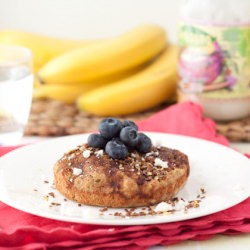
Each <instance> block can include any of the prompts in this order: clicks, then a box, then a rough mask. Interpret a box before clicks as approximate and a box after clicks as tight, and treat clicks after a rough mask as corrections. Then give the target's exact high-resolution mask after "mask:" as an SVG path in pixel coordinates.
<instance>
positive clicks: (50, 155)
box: [0, 133, 250, 225]
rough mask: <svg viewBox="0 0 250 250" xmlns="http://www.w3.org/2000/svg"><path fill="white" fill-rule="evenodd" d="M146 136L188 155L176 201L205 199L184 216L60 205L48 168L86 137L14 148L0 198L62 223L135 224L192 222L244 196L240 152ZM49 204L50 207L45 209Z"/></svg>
mask: <svg viewBox="0 0 250 250" xmlns="http://www.w3.org/2000/svg"><path fill="white" fill-rule="evenodd" d="M148 135H149V136H150V137H151V139H152V141H153V142H154V143H157V144H159V143H160V144H161V145H164V146H167V147H170V148H175V149H179V150H181V151H182V152H184V153H186V154H187V155H188V157H189V160H190V165H191V172H190V177H189V179H188V182H187V183H186V185H185V187H184V188H183V189H182V191H181V192H180V193H179V194H178V197H179V198H183V199H184V200H185V201H186V202H187V201H191V200H195V199H196V198H197V194H198V193H200V190H201V189H205V191H206V195H205V196H206V197H205V198H204V199H202V201H201V203H200V206H199V207H198V208H191V209H189V210H188V211H187V212H184V210H183V209H182V208H181V207H180V206H179V207H178V209H180V210H178V211H176V212H174V213H173V214H169V213H163V214H161V215H158V214H157V215H149V214H147V215H145V216H136V217H128V216H126V217H125V218H123V217H121V216H115V215H114V213H115V212H119V213H122V214H124V209H108V211H105V212H103V213H101V212H100V208H98V207H92V206H84V205H82V206H79V205H78V204H77V203H75V202H73V201H69V200H68V201H64V197H63V196H62V195H60V194H59V193H58V192H57V191H56V190H55V189H54V188H53V187H52V186H53V185H52V183H53V164H54V163H55V162H56V160H57V159H59V158H60V157H61V156H62V154H63V153H64V152H66V151H68V150H69V149H72V148H74V147H75V146H77V145H79V144H82V143H84V142H86V139H87V134H84V135H75V136H66V137H61V138H56V139H50V140H47V141H42V142H39V143H35V144H32V145H29V146H25V147H22V148H19V149H16V150H14V151H12V152H10V153H8V154H6V155H5V156H3V157H2V158H0V200H2V201H3V202H4V203H6V204H8V205H10V206H12V207H14V208H17V209H19V210H22V211H25V212H28V213H31V214H35V215H38V216H42V217H47V218H52V219H57V220H62V221H69V222H78V223H88V224H107V225H139V224H155V223H164V222H173V221H180V220H187V219H191V218H197V217H200V216H204V215H208V214H211V213H214V212H218V211H221V210H224V209H226V208H229V207H231V206H233V205H236V204H238V203H240V202H241V201H243V200H244V199H246V198H247V197H248V196H249V193H250V192H249V191H250V181H249V176H250V161H249V159H247V158H246V157H245V156H243V155H242V154H240V153H238V152H236V151H235V150H233V149H230V148H228V147H225V146H221V145H219V144H216V143H212V142H209V141H205V140H200V139H195V138H191V137H185V136H177V135H170V134H162V133H148ZM50 192H53V194H54V195H55V197H54V198H52V197H51V196H50V195H48V194H49V193H50ZM46 197H49V199H47V198H46ZM52 202H54V205H52V206H51V204H52ZM56 203H60V205H59V206H57V205H55V204H56ZM176 209H177V208H176ZM138 211H139V210H138Z"/></svg>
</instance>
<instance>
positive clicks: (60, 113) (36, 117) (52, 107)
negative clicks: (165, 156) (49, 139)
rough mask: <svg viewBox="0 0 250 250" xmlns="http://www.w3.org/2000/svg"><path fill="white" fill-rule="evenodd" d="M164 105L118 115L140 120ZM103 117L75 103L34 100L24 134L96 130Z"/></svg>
mask: <svg viewBox="0 0 250 250" xmlns="http://www.w3.org/2000/svg"><path fill="white" fill-rule="evenodd" d="M165 107H166V104H165V105H161V106H159V107H156V108H154V109H151V110H149V111H147V112H141V113H138V114H133V115H128V116H120V117H119V119H121V120H125V119H128V120H132V121H135V122H136V121H140V120H142V119H145V118H147V117H149V116H150V115H152V114H154V113H155V112H157V111H159V110H161V109H163V108H165ZM103 118H104V117H100V116H94V115H91V114H89V113H86V112H80V111H78V110H77V108H76V106H75V105H67V104H64V103H62V102H59V101H54V100H34V101H33V103H32V108H31V114H30V117H29V121H28V124H27V126H26V129H25V135H38V136H63V135H73V134H80V133H87V132H91V131H95V130H97V127H98V124H99V122H100V121H101V120H102V119H103Z"/></svg>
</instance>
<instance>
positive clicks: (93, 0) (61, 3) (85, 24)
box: [0, 0, 180, 42]
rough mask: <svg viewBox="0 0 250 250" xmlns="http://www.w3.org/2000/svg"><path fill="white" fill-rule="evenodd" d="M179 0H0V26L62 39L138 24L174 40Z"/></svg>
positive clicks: (108, 33)
mask: <svg viewBox="0 0 250 250" xmlns="http://www.w3.org/2000/svg"><path fill="white" fill-rule="evenodd" d="M179 4H180V0H175V1H171V0H0V29H22V30H26V31H33V32H37V33H40V34H44V35H50V36H56V37H65V38H76V39H82V38H104V37H109V36H113V35H118V34H120V33H122V32H124V31H126V30H128V29H129V28H132V27H134V26H136V25H138V24H141V23H156V24H160V25H162V26H163V27H164V28H165V29H166V30H167V32H168V35H169V39H170V40H171V41H173V42H176V41H177V29H178V16H179V13H178V12H179Z"/></svg>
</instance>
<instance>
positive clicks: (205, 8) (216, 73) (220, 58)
mask: <svg viewBox="0 0 250 250" xmlns="http://www.w3.org/2000/svg"><path fill="white" fill-rule="evenodd" d="M249 12H250V0H241V1H236V0H219V1H213V0H202V1H200V0H185V1H183V2H182V4H181V23H180V26H179V45H180V48H181V49H180V56H179V64H178V72H179V90H178V99H179V101H183V100H191V101H194V102H198V103H200V104H201V105H202V106H203V110H204V114H205V115H206V116H208V117H211V118H214V119H215V120H223V121H224V120H234V119H240V118H242V117H245V116H248V115H250V15H249Z"/></svg>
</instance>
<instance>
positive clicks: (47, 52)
mask: <svg viewBox="0 0 250 250" xmlns="http://www.w3.org/2000/svg"><path fill="white" fill-rule="evenodd" d="M93 43H95V41H88V40H86V41H85V40H80V41H78V40H67V39H62V38H52V37H48V36H43V35H39V34H35V33H32V32H26V31H19V30H1V31H0V44H14V45H20V46H24V47H27V48H29V49H31V51H32V52H33V58H34V70H35V71H37V70H38V69H40V68H41V67H42V66H43V65H44V64H45V63H47V62H48V61H49V60H51V59H52V58H54V57H56V56H58V55H60V54H62V53H64V52H66V51H68V50H71V49H73V48H76V47H79V46H81V47H84V46H86V45H89V44H93Z"/></svg>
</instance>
